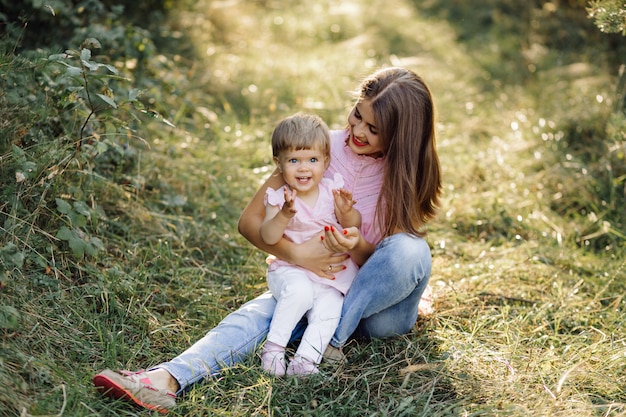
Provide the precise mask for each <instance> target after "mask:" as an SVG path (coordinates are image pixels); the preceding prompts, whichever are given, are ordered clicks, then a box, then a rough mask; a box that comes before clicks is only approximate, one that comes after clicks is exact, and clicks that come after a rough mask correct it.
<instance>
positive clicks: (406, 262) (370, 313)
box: [152, 233, 431, 394]
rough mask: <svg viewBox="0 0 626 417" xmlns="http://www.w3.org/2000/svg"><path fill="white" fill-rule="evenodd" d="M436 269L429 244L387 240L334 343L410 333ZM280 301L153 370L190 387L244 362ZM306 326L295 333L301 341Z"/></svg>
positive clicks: (264, 298) (244, 309)
mask: <svg viewBox="0 0 626 417" xmlns="http://www.w3.org/2000/svg"><path fill="white" fill-rule="evenodd" d="M430 271H431V254H430V248H429V247H428V244H427V243H426V241H425V240H423V239H421V238H418V237H414V236H410V235H407V234H404V233H398V234H395V235H393V236H390V237H387V238H385V239H383V240H382V241H381V242H380V243H379V244H378V246H377V247H376V251H375V252H374V253H373V254H372V256H370V258H369V259H368V261H367V262H366V263H365V264H364V265H363V266H362V267H361V269H360V271H359V273H358V274H357V276H356V278H355V280H354V282H353V283H352V286H351V287H350V290H349V291H348V293H347V294H346V296H345V298H344V303H343V309H342V317H341V320H340V321H339V325H338V326H337V329H336V330H335V334H334V336H333V338H332V340H331V345H333V346H335V347H340V346H343V345H344V344H345V343H346V342H347V341H348V338H350V337H351V336H358V337H367V338H372V337H374V338H382V337H391V336H396V335H399V334H404V333H407V332H409V331H410V330H411V329H412V328H413V325H414V324H415V321H416V320H417V308H418V305H419V301H420V298H421V296H422V293H423V292H424V289H425V288H426V286H427V284H428V279H429V278H430ZM275 307H276V300H275V299H274V298H273V297H272V295H271V293H270V292H269V291H268V292H266V293H264V294H262V295H260V296H259V297H257V298H255V299H253V300H251V301H248V302H247V303H245V304H244V305H243V306H241V307H240V308H239V309H238V310H236V311H235V312H233V313H231V314H229V315H228V316H226V318H225V319H224V320H222V321H221V322H220V323H219V324H218V325H217V326H216V327H215V328H213V329H212V330H210V331H209V332H208V333H207V334H206V335H205V336H204V337H203V338H202V339H200V340H199V341H197V342H196V343H194V344H193V345H192V346H191V347H190V348H189V349H187V350H186V351H185V352H183V353H182V354H181V355H179V356H177V357H176V358H174V359H172V360H171V361H169V362H165V363H162V364H160V365H158V366H156V367H155V368H152V369H157V368H160V369H165V370H167V371H168V372H169V373H170V374H171V375H172V376H173V377H174V378H175V379H176V380H177V381H178V383H179V385H180V387H181V389H180V391H179V392H178V393H177V394H180V393H181V392H182V391H184V390H185V388H186V387H188V386H190V385H192V384H194V383H196V382H198V381H200V380H202V379H204V378H206V377H209V376H215V375H218V374H219V373H220V370H221V369H222V368H225V367H229V366H232V365H234V364H236V363H239V362H242V361H243V360H244V359H245V358H246V357H247V356H248V355H249V354H251V353H253V352H254V351H255V350H256V349H257V347H258V346H259V345H260V344H261V343H262V342H263V341H264V340H265V337H266V336H267V332H268V330H269V326H270V322H271V321H272V314H273V313H274V308H275ZM305 328H306V322H300V324H299V325H298V326H297V327H296V329H295V330H294V332H293V334H292V340H295V339H297V338H299V337H300V336H301V335H302V333H303V332H304V329H305Z"/></svg>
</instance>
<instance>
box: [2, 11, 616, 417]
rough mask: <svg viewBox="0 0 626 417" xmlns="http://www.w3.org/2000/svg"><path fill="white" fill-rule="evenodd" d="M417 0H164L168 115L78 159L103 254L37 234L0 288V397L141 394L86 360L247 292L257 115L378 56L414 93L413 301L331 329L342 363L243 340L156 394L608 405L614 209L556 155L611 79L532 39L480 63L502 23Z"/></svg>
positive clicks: (217, 409) (323, 100) (122, 356)
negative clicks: (426, 269) (430, 199)
mask: <svg viewBox="0 0 626 417" xmlns="http://www.w3.org/2000/svg"><path fill="white" fill-rule="evenodd" d="M416 3H420V2H416ZM425 3H427V4H425V5H419V4H416V5H413V4H412V3H409V2H406V1H401V0H392V1H390V2H389V1H382V0H380V1H375V2H364V1H359V0H355V1H350V2H335V1H319V2H304V1H302V2H295V3H294V2H210V1H201V2H197V3H196V4H195V5H193V7H192V8H190V9H185V8H181V9H180V10H178V11H176V12H174V15H173V16H172V22H171V28H167V30H169V31H170V32H171V33H174V32H179V34H181V35H182V37H176V39H184V40H185V42H189V44H186V45H184V47H183V45H181V46H180V50H175V51H167V54H165V53H164V55H162V56H157V57H154V61H155V62H151V63H150V65H152V66H153V67H154V68H158V70H159V72H158V74H159V75H160V77H161V80H162V82H163V85H161V84H156V83H155V84H154V87H153V88H149V89H147V91H146V93H145V94H146V95H147V96H148V97H152V98H154V100H155V107H156V108H158V110H159V112H161V113H162V114H163V115H164V116H165V117H166V118H167V119H168V120H170V121H172V123H173V124H174V125H175V127H170V126H165V125H163V124H154V123H151V124H148V125H147V126H145V127H143V128H142V130H141V135H142V140H141V141H136V142H135V141H131V142H130V149H131V150H132V151H134V152H136V154H135V158H136V159H134V162H135V164H134V165H133V166H132V170H131V171H129V172H124V175H123V176H121V178H117V177H113V178H105V177H103V176H96V175H94V176H89V175H85V176H83V177H81V178H80V181H81V182H79V183H80V184H81V185H82V191H84V192H86V190H91V192H92V193H93V195H95V196H97V201H98V204H101V205H102V208H103V211H104V212H105V213H106V214H107V216H106V217H103V218H101V223H100V224H99V225H98V226H99V227H98V230H99V231H100V233H101V235H102V236H104V237H105V238H106V242H107V251H106V253H101V254H99V256H98V257H96V258H95V259H91V258H86V259H85V260H82V261H80V262H76V261H75V260H73V259H72V258H71V256H69V254H68V253H67V252H62V250H61V249H59V247H57V246H54V247H53V245H52V244H49V246H45V247H47V248H48V249H47V250H44V251H42V258H43V259H45V260H50V259H53V260H54V261H55V262H57V264H55V266H57V267H56V268H55V269H52V272H50V271H47V270H46V269H45V268H43V267H39V268H37V267H34V266H32V265H27V268H24V271H23V272H22V271H17V270H15V271H13V272H12V274H11V277H12V278H13V280H12V281H11V282H7V285H6V288H2V289H0V291H3V292H2V294H1V295H2V300H3V301H2V303H3V304H2V307H3V309H2V310H1V311H0V313H1V318H2V320H4V321H3V323H6V322H8V321H10V320H17V321H19V323H20V326H19V328H9V327H8V326H6V327H5V328H3V329H4V330H3V333H2V340H3V344H2V366H1V367H0V386H1V387H2V388H0V404H7V405H8V406H7V409H6V410H9V411H6V410H3V409H0V415H5V414H6V415H14V414H15V412H18V413H19V412H21V411H22V410H23V409H25V410H27V412H28V413H29V414H31V415H54V414H57V413H59V410H60V409H61V408H62V407H65V415H77V416H82V415H85V416H86V415H139V414H141V413H140V412H139V411H137V410H135V409H128V407H127V406H126V405H125V404H120V403H118V402H111V401H109V400H106V399H103V398H101V397H100V396H99V395H97V393H95V391H94V390H93V388H92V386H91V382H90V378H91V377H92V375H93V373H94V372H96V371H98V370H100V369H102V368H104V367H111V368H130V369H135V368H143V367H149V366H151V365H154V364H157V363H159V362H161V361H164V360H167V359H169V358H171V357H172V356H174V355H176V354H178V353H180V352H181V351H182V350H184V349H186V348H187V347H188V346H189V345H190V344H191V343H193V342H194V341H195V340H197V339H198V338H200V337H202V335H203V334H204V333H205V332H206V330H208V329H209V328H210V327H212V326H213V325H215V324H216V323H218V322H219V320H220V319H221V318H222V317H223V316H224V315H225V314H227V313H228V312H229V311H232V310H234V309H236V308H237V307H238V306H239V305H241V303H243V302H244V301H246V300H248V299H250V298H252V297H254V296H255V295H257V294H259V293H260V292H261V291H263V290H264V289H265V278H264V272H265V264H264V262H263V258H264V255H263V254H262V253H260V252H259V251H256V250H254V249H253V248H252V247H251V246H250V245H249V244H248V243H247V242H245V240H244V239H243V238H242V237H240V236H239V235H238V234H237V230H236V221H237V218H238V216H239V213H240V211H241V210H242V208H243V207H244V206H245V204H246V203H247V201H248V199H249V198H250V197H251V195H252V193H253V192H254V191H255V190H256V188H257V187H258V185H259V183H260V182H261V181H262V180H263V179H264V178H265V177H266V176H267V175H268V174H269V172H271V169H272V164H271V154H270V146H269V137H270V132H271V130H272V128H273V127H274V125H275V123H276V122H277V121H278V120H279V119H280V118H282V117H283V116H285V115H287V114H291V113H294V112H296V111H300V110H304V111H313V112H316V113H319V114H320V115H322V116H323V117H324V118H325V120H326V121H327V122H328V123H329V124H330V125H332V126H333V127H341V126H343V125H344V124H345V118H346V115H347V109H348V107H349V105H350V103H351V94H350V91H351V90H353V89H354V88H355V87H356V86H357V84H358V82H359V80H360V78H361V77H362V76H364V75H366V74H368V73H370V72H371V71H372V70H373V69H375V68H377V67H379V66H384V65H403V66H406V67H408V68H411V69H413V70H415V71H416V72H418V73H420V74H421V75H422V76H423V77H424V78H425V79H426V81H427V82H428V83H429V85H430V86H431V88H432V91H433V93H434V95H435V99H436V104H437V110H438V148H439V152H440V157H441V162H442V166H443V170H444V197H443V203H442V207H441V211H440V214H439V216H438V218H437V220H436V221H435V222H433V223H432V224H431V225H430V227H429V235H428V240H429V243H430V244H431V247H432V251H433V261H434V264H433V276H432V281H431V283H432V285H433V287H434V289H435V294H436V312H435V314H434V315H432V316H430V317H425V318H420V320H419V321H418V323H417V325H416V327H415V329H414V331H413V332H412V333H411V334H409V335H406V336H403V337H399V338H397V339H392V340H375V341H371V342H363V341H361V342H352V343H351V344H350V345H349V346H347V348H346V354H347V356H348V359H349V363H348V364H347V365H343V366H341V367H333V366H328V365H324V366H323V367H322V371H323V377H322V378H311V379H308V380H294V379H274V378H270V377H268V376H267V375H265V374H263V373H262V372H261V371H260V367H259V366H258V361H257V358H256V357H250V358H249V359H248V360H247V361H246V362H245V363H243V364H241V365H239V366H237V367H236V368H234V369H231V370H228V371H225V372H224V373H223V374H222V375H220V377H219V378H215V379H209V380H207V381H206V382H205V383H204V384H198V385H197V386H195V387H193V388H192V389H191V390H190V391H189V392H188V393H187V395H185V396H184V397H183V398H181V399H180V401H179V404H180V405H179V407H178V408H177V409H176V410H174V411H173V412H172V413H171V415H174V416H176V415H181V416H182V415H190V416H192V415H193V416H197V415H223V416H235V415H236V416H239V415H242V416H243V415H268V416H269V415H273V416H294V415H320V416H326V415H328V416H331V415H332V416H357V415H358V416H361V415H376V416H383V415H393V416H403V415H407V416H422V415H423V416H471V415H474V416H477V415H481V416H502V415H510V416H528V415H532V416H563V417H565V416H623V415H625V414H626V395H625V393H624V387H625V384H626V379H625V378H626V376H625V375H626V369H625V368H626V339H625V336H624V334H623V331H622V329H623V328H624V325H625V322H624V314H623V311H624V303H625V301H624V299H623V295H624V293H626V289H625V286H624V282H625V278H626V265H625V263H624V260H623V259H624V252H623V250H624V246H623V245H624V242H623V238H622V237H620V236H619V235H618V233H619V232H620V230H619V229H620V225H619V224H612V225H611V228H609V230H608V231H606V232H605V231H603V229H602V228H601V226H602V224H603V223H602V222H603V213H604V211H603V210H604V207H609V208H610V207H611V204H615V203H616V202H619V200H618V199H617V197H618V196H615V199H614V200H610V201H609V200H607V201H606V206H603V205H602V202H601V201H598V202H597V203H596V202H595V200H596V199H597V193H595V192H594V182H593V181H594V179H595V178H594V176H593V175H592V174H591V173H592V172H594V171H593V169H594V166H592V165H593V164H591V163H588V162H585V161H584V160H583V159H582V156H581V155H580V149H591V148H585V146H587V145H589V143H587V142H583V143H582V144H578V143H577V142H575V141H573V139H572V138H573V136H572V135H573V134H575V133H576V129H575V128H573V129H572V126H573V127H575V126H576V123H577V122H579V121H583V122H584V123H583V124H584V125H585V126H587V127H589V126H591V125H593V124H594V123H600V121H601V120H602V118H603V117H605V116H606V115H607V112H608V109H610V108H612V104H613V102H612V101H611V100H613V99H612V98H611V97H612V96H611V93H610V91H611V90H610V89H611V78H610V76H609V75H608V73H607V71H606V70H605V68H604V67H603V66H602V65H597V66H595V65H593V63H582V64H576V63H574V62H569V61H568V66H564V67H557V66H555V67H554V68H552V67H551V66H552V65H554V62H556V60H555V59H554V56H552V55H549V56H548V58H546V61H541V60H538V61H533V63H534V65H535V67H536V72H535V73H534V74H529V73H528V72H527V69H524V68H520V67H519V63H520V62H519V61H517V58H516V59H512V60H511V61H507V62H506V65H504V66H503V67H502V68H500V69H498V71H494V72H492V71H493V69H494V68H495V67H496V66H497V65H498V60H501V59H502V57H503V55H502V54H501V50H502V48H508V46H505V45H511V44H513V45H515V42H516V41H515V40H512V39H510V38H507V39H499V38H496V37H493V36H492V37H488V36H487V35H488V33H487V32H485V33H484V35H481V36H479V37H478V39H479V40H480V39H483V40H484V39H487V40H488V42H486V43H484V45H482V46H484V48H483V47H481V43H480V42H477V41H476V39H470V40H471V42H470V41H469V40H468V38H469V37H470V35H468V34H470V33H472V31H473V32H475V33H478V31H479V29H480V28H478V29H477V28H476V26H472V25H477V23H476V22H475V21H473V20H472V19H470V16H469V15H467V16H466V17H467V19H466V21H463V20H460V21H459V20H454V19H450V20H446V19H443V18H442V16H439V15H437V14H436V13H434V12H433V13H430V12H432V11H433V10H434V9H433V7H435V6H434V5H436V4H439V3H441V4H443V5H444V6H445V3H446V2H434V1H429V2H425ZM456 3H459V2H456ZM468 4H469V3H468ZM427 6H428V7H427ZM190 7H191V6H190ZM429 8H430V9H429ZM429 10H430V12H429ZM450 10H453V9H452V8H451V9H450ZM454 10H456V9H454ZM504 22H505V23H506V22H508V23H511V22H509V21H507V20H506V19H505V20H504ZM496 23H497V22H496ZM501 30H502V32H500V34H501V35H502V34H503V33H506V30H507V28H506V27H504V28H502V29H501ZM177 36H178V35H177ZM502 36H503V37H504V35H502ZM457 37H459V38H460V39H461V41H462V42H459V41H458V38H457ZM499 41H502V42H503V43H502V44H500V46H499V48H500V49H497V48H496V49H494V47H493V46H494V45H498V42H499ZM170 42H171V41H170ZM170 44H171V43H170ZM507 53H508V54H513V53H514V50H509V51H508V52H507ZM556 53H557V52H556V51H550V54H556ZM518 58H519V57H518ZM534 59H539V58H538V56H534ZM567 59H571V56H568V58H567ZM581 59H582V56H581ZM541 65H545V66H546V68H545V69H544V68H542V67H541ZM516 71H519V72H520V74H519V76H518V74H517V73H516ZM513 79H519V82H511V80H513ZM599 97H602V99H600V98H599ZM568 126H569V127H570V129H568ZM11 129H15V128H14V127H11ZM585 132H587V131H585ZM585 132H583V133H580V132H579V136H578V138H579V139H580V138H582V139H587V140H589V139H590V138H591V139H593V138H594V136H593V131H592V133H590V134H589V136H585V135H586V134H587V133H588V132H587V133H585ZM596 140H598V141H599V140H600V139H596ZM566 142H568V143H569V145H572V146H580V149H579V148H571V146H570V147H568V146H565V145H564V143H566ZM568 155H569V156H568ZM616 158H617V157H616ZM617 159H618V160H617V162H619V158H617ZM70 179H71V183H72V184H74V181H78V180H75V179H74V178H73V177H70V178H68V181H70ZM120 179H123V181H121V180H120ZM595 191H597V190H595ZM589 203H593V204H596V205H597V207H598V210H597V211H596V212H595V213H594V214H592V213H590V212H588V211H584V210H588V207H590V205H589ZM581 208H584V210H583V211H581ZM39 212H43V213H54V211H53V210H52V209H49V208H47V210H44V209H43V208H42V209H41V210H40V211H38V213H39ZM594 215H595V217H594ZM33 223H34V221H33ZM621 229H622V230H621V232H623V226H621ZM598 232H599V233H600V234H597V233H598ZM594 233H596V234H597V237H595V238H594V237H590V236H592V235H593V234H594ZM585 236H586V237H587V238H586V239H585V238H584V237H585ZM602 237H610V239H608V238H607V239H605V240H601V239H598V238H602ZM20 238H23V236H20ZM49 240H50V241H51V242H54V239H52V238H50V239H49ZM55 271H58V273H57V272H55ZM67 271H72V272H73V274H74V275H71V274H69V273H68V272H67ZM9 307H11V308H9ZM4 358H7V359H4ZM63 384H65V385H63ZM62 386H64V387H65V388H64V389H65V390H66V391H63V388H61V387H62ZM64 392H65V396H64ZM7 413H8V414H7ZM144 414H145V413H144Z"/></svg>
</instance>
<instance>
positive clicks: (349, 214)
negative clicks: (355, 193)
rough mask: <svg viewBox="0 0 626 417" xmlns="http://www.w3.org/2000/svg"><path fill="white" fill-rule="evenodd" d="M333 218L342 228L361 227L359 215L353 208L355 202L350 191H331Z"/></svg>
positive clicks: (340, 189) (341, 189)
mask: <svg viewBox="0 0 626 417" xmlns="http://www.w3.org/2000/svg"><path fill="white" fill-rule="evenodd" d="M333 198H334V200H335V216H336V217H337V221H338V222H339V224H340V225H341V226H342V227H361V213H360V212H359V211H358V210H357V209H355V208H354V205H355V204H356V201H354V200H353V199H352V193H351V192H350V191H347V190H344V189H343V188H339V189H336V190H333Z"/></svg>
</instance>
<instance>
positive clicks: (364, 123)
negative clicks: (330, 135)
mask: <svg viewBox="0 0 626 417" xmlns="http://www.w3.org/2000/svg"><path fill="white" fill-rule="evenodd" d="M348 124H349V125H350V137H349V138H348V146H349V147H350V149H351V150H352V152H354V153H355V154H357V155H366V156H371V157H373V158H377V157H379V156H382V155H383V146H382V143H381V141H380V139H379V138H378V129H377V128H376V120H374V113H373V111H372V105H371V103H370V102H369V101H368V100H363V101H359V102H358V103H356V105H355V106H354V108H353V109H352V111H351V112H350V115H349V116H348Z"/></svg>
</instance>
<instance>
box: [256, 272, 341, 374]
mask: <svg viewBox="0 0 626 417" xmlns="http://www.w3.org/2000/svg"><path fill="white" fill-rule="evenodd" d="M267 284H268V286H269V289H270V291H271V292H272V295H273V296H274V298H276V300H277V302H278V303H277V304H276V310H274V315H273V317H272V322H271V324H270V329H269V333H268V335H267V340H269V341H271V342H273V343H276V344H277V345H280V346H287V343H289V339H290V338H291V332H292V331H293V329H294V328H295V327H296V324H298V322H299V321H300V319H301V318H302V317H303V316H305V315H306V318H307V321H308V325H307V328H306V330H305V332H304V335H303V336H302V341H301V342H300V346H298V350H297V351H296V354H297V355H300V356H303V357H305V358H307V359H309V360H311V361H313V362H315V363H316V364H319V363H320V362H321V361H322V354H323V353H324V350H326V348H327V347H328V343H329V342H330V339H331V338H332V336H333V333H334V332H335V328H336V327H337V324H339V319H340V318H341V308H342V304H343V294H342V293H341V292H339V291H338V290H337V289H336V288H333V287H331V286H329V285H324V284H320V283H318V282H313V281H311V280H310V279H309V278H308V277H307V276H306V274H305V272H304V271H303V270H302V269H300V268H298V267H291V266H282V267H280V268H277V269H276V270H275V271H271V272H268V274H267Z"/></svg>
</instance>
